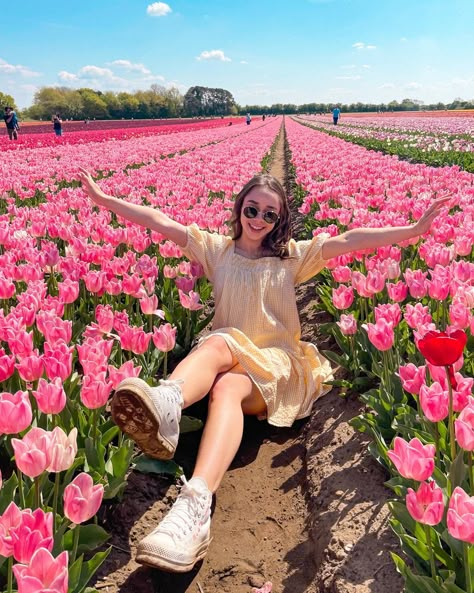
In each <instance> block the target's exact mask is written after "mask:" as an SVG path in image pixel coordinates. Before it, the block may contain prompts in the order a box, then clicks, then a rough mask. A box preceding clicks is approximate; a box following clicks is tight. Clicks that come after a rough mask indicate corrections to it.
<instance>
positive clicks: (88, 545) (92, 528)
mask: <svg viewBox="0 0 474 593" xmlns="http://www.w3.org/2000/svg"><path fill="white" fill-rule="evenodd" d="M75 529H77V527H75ZM73 531H74V530H73V529H70V530H69V531H68V532H67V533H66V534H65V535H64V537H63V547H64V549H65V550H72V547H73V538H74V533H73ZM109 538H110V535H109V534H108V533H107V531H105V529H104V528H103V527H100V525H96V524H95V523H89V524H88V525H81V526H80V532H79V546H78V548H77V550H78V553H79V554H83V553H84V552H92V551H93V550H95V549H96V548H98V547H99V546H101V545H102V544H104V543H105V542H106V541H107V540H108V539H109Z"/></svg>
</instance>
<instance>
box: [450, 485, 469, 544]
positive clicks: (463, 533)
mask: <svg viewBox="0 0 474 593" xmlns="http://www.w3.org/2000/svg"><path fill="white" fill-rule="evenodd" d="M448 531H449V533H450V535H452V536H453V537H455V538H456V539H460V540H461V541H463V542H467V543H469V544H474V497H471V496H469V495H468V494H466V492H464V490H463V489H462V488H460V487H459V486H457V487H456V488H455V489H454V492H453V494H452V496H451V499H450V501H449V508H448Z"/></svg>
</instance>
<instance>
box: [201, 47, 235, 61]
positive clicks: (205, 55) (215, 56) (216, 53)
mask: <svg viewBox="0 0 474 593" xmlns="http://www.w3.org/2000/svg"><path fill="white" fill-rule="evenodd" d="M196 60H199V61H202V60H218V61H219V62H230V61H231V59H230V58H228V57H227V56H226V55H225V54H224V52H223V51H222V50H221V49H211V50H210V51H207V50H205V51H203V52H201V54H200V55H199V56H197V58H196Z"/></svg>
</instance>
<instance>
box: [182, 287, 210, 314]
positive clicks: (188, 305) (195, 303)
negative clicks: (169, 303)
mask: <svg viewBox="0 0 474 593" xmlns="http://www.w3.org/2000/svg"><path fill="white" fill-rule="evenodd" d="M178 294H179V302H180V303H181V306H182V307H184V308H185V309H189V310H190V311H199V310H200V309H202V308H203V307H204V305H202V304H201V303H200V302H199V299H200V296H199V293H198V292H194V290H191V291H190V292H189V295H187V294H184V292H183V291H182V290H178Z"/></svg>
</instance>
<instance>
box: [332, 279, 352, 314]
mask: <svg viewBox="0 0 474 593" xmlns="http://www.w3.org/2000/svg"><path fill="white" fill-rule="evenodd" d="M332 302H333V305H334V306H335V307H336V309H339V310H341V309H348V308H349V307H350V306H351V305H352V303H353V302H354V291H353V290H352V287H350V286H344V285H341V286H338V287H337V288H334V289H333V291H332Z"/></svg>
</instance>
